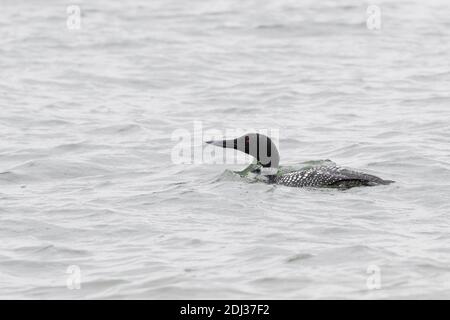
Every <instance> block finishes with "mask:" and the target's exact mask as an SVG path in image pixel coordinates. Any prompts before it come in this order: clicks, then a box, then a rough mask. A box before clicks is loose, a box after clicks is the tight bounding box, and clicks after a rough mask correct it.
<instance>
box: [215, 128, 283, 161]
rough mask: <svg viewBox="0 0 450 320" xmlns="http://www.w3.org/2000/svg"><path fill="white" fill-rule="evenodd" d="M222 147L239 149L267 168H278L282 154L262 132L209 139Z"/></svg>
mask: <svg viewBox="0 0 450 320" xmlns="http://www.w3.org/2000/svg"><path fill="white" fill-rule="evenodd" d="M206 143H208V144H212V145H214V146H218V147H222V148H231V149H235V150H239V151H241V152H244V153H246V154H249V155H251V156H253V157H254V158H255V159H256V160H257V161H258V162H259V163H261V165H262V166H263V167H265V168H275V169H276V168H278V164H279V161H280V156H279V154H278V150H277V147H276V146H275V144H274V143H273V142H272V140H271V139H270V138H269V137H267V136H265V135H263V134H260V133H247V134H245V135H243V136H241V137H239V138H236V139H231V140H217V141H207V142H206Z"/></svg>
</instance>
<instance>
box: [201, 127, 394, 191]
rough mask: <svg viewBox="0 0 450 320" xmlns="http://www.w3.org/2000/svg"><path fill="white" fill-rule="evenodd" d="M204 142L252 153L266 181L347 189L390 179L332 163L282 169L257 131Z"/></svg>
mask: <svg viewBox="0 0 450 320" xmlns="http://www.w3.org/2000/svg"><path fill="white" fill-rule="evenodd" d="M206 143H207V144H211V145H214V146H218V147H222V148H231V149H235V150H239V151H241V152H244V153H246V154H249V155H251V156H253V157H254V158H255V159H256V161H257V164H259V165H261V169H258V170H256V171H253V172H254V173H258V174H261V175H263V176H264V177H265V181H266V182H267V183H270V184H277V185H283V186H288V187H325V188H342V189H348V188H352V187H359V186H376V185H387V184H390V183H392V182H394V181H391V180H383V179H381V178H379V177H376V176H374V175H370V174H366V173H362V172H357V171H354V170H350V169H346V168H342V167H339V166H336V165H334V164H333V165H317V166H313V167H309V168H305V169H302V170H298V171H293V172H288V173H282V172H281V170H279V168H278V167H279V162H280V155H279V153H278V150H277V148H276V146H275V145H274V143H273V142H272V140H271V139H270V138H269V137H267V136H265V135H263V134H260V133H248V134H245V135H243V136H241V137H239V138H237V139H232V140H216V141H206Z"/></svg>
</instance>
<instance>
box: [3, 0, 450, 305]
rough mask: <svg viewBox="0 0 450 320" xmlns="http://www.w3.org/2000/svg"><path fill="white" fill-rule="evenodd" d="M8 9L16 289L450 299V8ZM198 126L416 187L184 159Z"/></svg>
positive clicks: (6, 154) (130, 4) (400, 4)
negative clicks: (183, 148) (294, 184)
mask: <svg viewBox="0 0 450 320" xmlns="http://www.w3.org/2000/svg"><path fill="white" fill-rule="evenodd" d="M0 4H1V8H0V69H1V71H0V75H1V77H0V108H1V115H0V133H1V136H2V143H1V144H0V173H1V174H0V204H1V205H0V298H25V299H28V298H39V299H49V298H62V299H80V298H83V299H84V298H102V299H109V298H138V299H160V298H174V299H181V298H185V299H187V298H194V299H197V298H207V299H215V298H224V299H228V298H235V299H240V298H254V299H259V298H273V299H281V298H285V299H299V298H306V299H312V298H356V299H374V298H389V299H390V298H438V299H443V298H445V299H449V298H450V241H449V240H450V233H449V231H450V230H449V218H450V216H449V215H450V144H449V139H450V124H449V119H450V90H449V89H450V59H449V52H450V18H449V17H450V3H449V2H448V1H446V0H440V1H426V2H424V1H419V0H417V1H413V0H409V1H377V2H365V1H357V0H354V1H353V0H345V1H336V2H333V1H312V0H311V1H294V0H292V1H289V0H271V1H264V2H263V1H256V0H245V1H242V0H227V1H225V0H223V1H200V0H195V1H189V3H188V2H186V1H181V0H172V1H166V0H164V1H163V0H152V1H144V0H142V1H139V0H132V1H123V2H120V3H119V2H114V3H113V2H112V1H106V0H101V1H76V3H72V2H69V1H43V0H41V1H18V0H14V1H13V0H1V1H0ZM72 4H77V5H79V6H80V8H81V29H69V28H68V26H67V24H66V22H67V21H66V20H67V18H68V13H67V11H66V9H67V6H69V5H72ZM370 4H376V5H378V6H379V7H380V8H381V23H382V24H381V30H373V29H371V28H369V27H368V26H367V25H366V20H367V18H368V16H367V14H366V10H367V7H368V5H370ZM195 123H201V125H202V127H203V130H205V131H206V130H211V129H215V130H218V131H219V133H220V132H223V133H225V130H226V129H244V130H246V129H249V128H252V129H255V130H256V129H274V130H278V132H279V149H280V154H281V164H282V165H286V166H289V165H294V166H295V165H297V164H299V163H302V162H305V161H310V160H325V159H331V160H332V161H334V162H336V163H337V164H339V165H342V166H346V167H351V168H354V169H358V170H362V171H364V172H368V173H371V174H375V175H378V176H380V177H382V178H384V179H390V180H395V181H396V183H395V184H392V185H388V186H379V187H370V188H353V189H349V190H346V191H342V190H330V189H327V190H320V189H300V188H298V189H297V188H288V187H283V186H273V185H267V184H264V183H249V182H248V181H247V180H245V179H242V178H240V177H239V176H236V175H235V174H233V173H232V170H240V169H243V168H244V167H245V166H246V165H245V164H242V163H240V164H217V163H216V164H211V163H203V162H200V163H196V164H179V163H176V162H175V161H173V156H172V151H173V149H174V147H175V146H176V145H177V141H176V140H173V139H172V135H173V133H174V132H175V131H176V130H180V129H184V130H186V131H187V132H189V133H191V135H192V141H193V143H194V147H195V148H202V147H203V145H202V144H201V141H203V140H204V138H206V137H204V136H202V135H200V136H198V134H197V133H194V125H195ZM194 138H196V139H197V140H198V141H200V145H198V142H194ZM228 155H229V154H228ZM231 156H233V153H231ZM74 270H75V271H74ZM374 284H375V285H374ZM77 288H79V289H77Z"/></svg>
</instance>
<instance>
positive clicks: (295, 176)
mask: <svg viewBox="0 0 450 320" xmlns="http://www.w3.org/2000/svg"><path fill="white" fill-rule="evenodd" d="M273 182H274V183H275V184H278V185H283V186H287V187H328V188H351V187H359V186H375V185H380V184H389V183H391V182H392V181H389V180H383V179H381V178H378V177H376V176H373V175H370V174H366V173H361V172H357V171H353V170H349V169H346V168H341V167H338V166H317V167H312V168H308V169H304V170H299V171H294V172H289V173H285V174H281V175H277V176H276V177H275V179H274V180H273Z"/></svg>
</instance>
